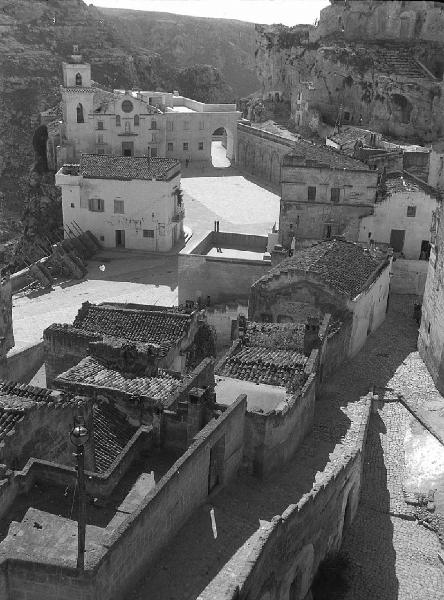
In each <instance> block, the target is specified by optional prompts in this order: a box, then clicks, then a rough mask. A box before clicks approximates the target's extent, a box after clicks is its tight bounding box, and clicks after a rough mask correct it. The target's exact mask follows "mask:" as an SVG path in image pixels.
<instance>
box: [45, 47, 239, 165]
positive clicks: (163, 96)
mask: <svg viewBox="0 0 444 600" xmlns="http://www.w3.org/2000/svg"><path fill="white" fill-rule="evenodd" d="M62 67H63V86H61V94H62V112H63V117H62V119H57V120H56V127H55V128H54V127H52V126H50V125H51V123H52V122H48V129H49V141H48V154H49V157H48V158H49V163H50V164H51V165H53V167H54V168H55V167H56V166H59V167H60V166H61V165H62V164H63V163H65V162H71V163H72V162H77V161H79V159H80V155H81V154H82V153H94V154H96V153H97V154H112V155H123V156H151V157H157V156H167V157H169V158H177V159H180V160H186V159H189V160H192V161H211V142H212V136H213V134H214V132H215V131H216V130H218V129H220V128H224V129H225V131H226V134H227V156H228V158H229V159H234V157H235V152H236V134H237V132H236V123H237V121H238V120H239V119H240V116H241V113H240V112H238V111H237V110H236V105H235V104H205V103H203V102H198V101H196V100H192V99H190V98H185V97H183V96H179V94H178V93H177V92H172V93H170V92H158V91H157V92H154V91H131V90H114V91H113V92H106V91H105V90H102V89H99V88H97V87H94V86H93V82H92V81H91V66H90V65H89V64H88V63H85V62H83V60H82V56H81V55H80V54H73V55H71V57H70V59H69V61H67V62H64V63H63V65H62ZM43 118H44V120H45V121H49V119H50V117H47V115H46V114H44V115H43Z"/></svg>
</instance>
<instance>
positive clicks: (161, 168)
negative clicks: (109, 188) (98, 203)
mask: <svg viewBox="0 0 444 600" xmlns="http://www.w3.org/2000/svg"><path fill="white" fill-rule="evenodd" d="M179 165H180V163H179V161H178V160H176V159H174V158H163V157H155V158H154V157H148V156H111V155H109V154H82V155H81V157H80V175H82V177H85V178H90V179H124V180H130V179H146V180H150V179H156V180H160V181H165V180H166V179H168V176H169V174H170V170H171V169H173V168H174V167H177V166H179Z"/></svg>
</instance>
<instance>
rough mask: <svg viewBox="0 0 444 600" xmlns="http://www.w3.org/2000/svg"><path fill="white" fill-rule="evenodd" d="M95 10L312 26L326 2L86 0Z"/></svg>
mask: <svg viewBox="0 0 444 600" xmlns="http://www.w3.org/2000/svg"><path fill="white" fill-rule="evenodd" d="M86 2H87V3H92V4H94V6H97V7H103V6H106V7H109V8H129V9H133V10H147V11H157V12H170V13H176V14H180V15H192V16H196V17H213V18H219V19H221V18H222V19H239V20H240V21H251V22H253V23H268V24H271V23H283V24H284V25H297V24H299V23H313V22H314V20H315V19H316V18H318V17H319V12H320V10H321V8H324V7H325V6H328V5H329V2H328V0H86Z"/></svg>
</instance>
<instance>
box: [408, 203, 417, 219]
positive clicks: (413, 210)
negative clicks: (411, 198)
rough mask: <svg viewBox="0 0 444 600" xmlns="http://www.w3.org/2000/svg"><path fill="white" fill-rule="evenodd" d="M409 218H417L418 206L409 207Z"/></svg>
mask: <svg viewBox="0 0 444 600" xmlns="http://www.w3.org/2000/svg"><path fill="white" fill-rule="evenodd" d="M407 216H408V217H416V206H407Z"/></svg>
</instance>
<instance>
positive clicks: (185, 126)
mask: <svg viewBox="0 0 444 600" xmlns="http://www.w3.org/2000/svg"><path fill="white" fill-rule="evenodd" d="M183 128H184V129H185V130H188V129H189V128H190V122H189V121H184V122H183Z"/></svg>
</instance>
